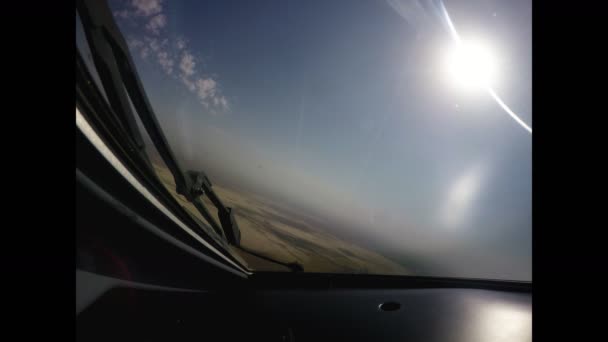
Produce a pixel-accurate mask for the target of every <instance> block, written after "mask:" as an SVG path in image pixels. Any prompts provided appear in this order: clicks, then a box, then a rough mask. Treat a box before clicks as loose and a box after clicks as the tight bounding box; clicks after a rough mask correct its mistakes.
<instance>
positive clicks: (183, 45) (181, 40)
mask: <svg viewBox="0 0 608 342" xmlns="http://www.w3.org/2000/svg"><path fill="white" fill-rule="evenodd" d="M175 45H176V46H177V49H178V50H183V49H185V48H186V40H185V39H184V38H182V37H180V38H177V41H176V43H175Z"/></svg>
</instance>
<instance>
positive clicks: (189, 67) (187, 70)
mask: <svg viewBox="0 0 608 342" xmlns="http://www.w3.org/2000/svg"><path fill="white" fill-rule="evenodd" d="M195 66H196V63H195V62H194V56H192V54H190V53H189V52H188V51H186V52H184V53H183V54H182V60H181V61H180V63H179V69H180V70H181V71H182V74H183V75H184V76H187V77H190V76H192V75H194V67H195Z"/></svg>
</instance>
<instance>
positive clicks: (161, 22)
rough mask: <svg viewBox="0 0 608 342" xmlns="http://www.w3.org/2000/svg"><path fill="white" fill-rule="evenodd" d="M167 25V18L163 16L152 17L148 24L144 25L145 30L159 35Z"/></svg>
mask: <svg viewBox="0 0 608 342" xmlns="http://www.w3.org/2000/svg"><path fill="white" fill-rule="evenodd" d="M165 25H167V17H165V15H164V14H157V15H155V16H153V17H152V18H151V19H150V21H148V24H146V29H147V30H148V31H150V32H151V33H153V34H156V35H158V34H160V30H161V29H162V28H164V27H165Z"/></svg>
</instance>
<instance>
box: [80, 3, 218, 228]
mask: <svg viewBox="0 0 608 342" xmlns="http://www.w3.org/2000/svg"><path fill="white" fill-rule="evenodd" d="M77 8H78V13H79V14H80V17H81V20H82V24H83V28H84V31H85V35H86V37H87V41H88V44H89V48H90V50H91V55H92V57H93V62H94V63H95V67H96V68H97V71H98V74H99V76H100V79H101V83H102V85H103V88H104V90H105V91H106V94H108V100H109V102H110V106H111V107H112V109H113V110H114V113H116V114H117V117H118V119H119V121H120V122H121V123H122V125H123V127H124V128H125V130H126V131H127V132H128V133H129V134H130V137H131V139H132V140H133V141H134V142H135V144H136V145H137V146H138V147H139V148H140V149H143V141H142V138H141V134H140V132H139V130H138V127H137V123H136V121H135V116H134V114H133V111H132V110H131V106H130V104H129V99H130V100H131V103H132V104H133V106H134V107H135V111H136V112H137V114H138V115H139V117H140V119H141V122H142V124H143V125H144V128H145V129H146V131H147V133H148V135H149V136H150V139H151V140H152V143H153V144H154V146H155V147H156V149H157V151H158V153H159V154H160V157H161V158H162V160H163V162H164V163H165V164H166V165H167V168H168V169H169V171H170V172H171V174H172V176H173V178H174V181H175V184H176V192H177V193H178V194H180V195H183V196H184V197H186V199H187V200H188V201H190V202H192V203H193V204H194V206H195V207H196V208H197V210H198V211H199V212H200V214H201V215H202V216H203V218H205V220H207V222H208V223H209V225H210V226H211V227H212V228H213V230H214V231H215V232H216V233H217V234H218V235H220V236H221V237H224V234H223V230H222V229H221V227H220V226H219V225H218V224H217V223H216V222H215V220H214V219H213V217H212V216H211V214H210V213H209V211H208V210H207V208H206V207H205V206H204V204H203V203H202V202H201V201H200V199H199V198H198V197H197V196H192V191H191V188H192V184H191V179H190V178H189V177H187V176H186V175H185V174H184V173H183V172H182V168H181V167H180V165H179V163H178V162H177V159H176V158H175V156H174V154H173V151H172V150H171V148H170V147H169V143H168V142H167V139H166V137H165V135H164V134H163V132H162V129H161V128H160V124H159V123H158V120H157V119H156V116H155V115H154V112H153V110H152V106H151V105H150V102H149V101H148V98H147V96H146V94H145V91H144V90H143V85H142V83H141V81H140V79H139V76H138V74H137V71H136V68H135V64H134V62H133V60H132V59H131V56H130V54H129V52H128V51H129V50H128V47H127V43H126V41H125V40H124V38H123V36H122V34H121V33H120V30H119V29H118V26H117V25H116V23H115V22H114V19H113V17H112V13H111V11H110V9H109V7H108V5H107V3H106V2H105V1H98V0H79V1H77ZM125 90H126V92H125Z"/></svg>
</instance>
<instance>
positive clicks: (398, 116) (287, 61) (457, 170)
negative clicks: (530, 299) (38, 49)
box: [110, 0, 532, 280]
mask: <svg viewBox="0 0 608 342" xmlns="http://www.w3.org/2000/svg"><path fill="white" fill-rule="evenodd" d="M397 2H399V3H401V4H402V5H404V7H403V8H405V9H406V10H407V11H406V12H405V13H404V12H402V13H399V12H398V11H396V10H395V6H391V4H390V3H389V2H386V1H373V0H370V1H365V0H348V1H296V0H280V1H279V0H276V1H274V0H263V1H233V0H224V1H160V0H139V1H137V0H135V1H119V0H110V5H111V7H112V9H113V11H114V13H115V16H116V19H117V22H118V24H119V26H120V27H121V29H122V30H123V33H124V35H125V37H126V38H127V41H128V42H129V44H130V48H131V52H132V54H133V55H134V57H135V62H136V64H137V67H138V71H139V73H140V77H141V78H142V80H143V82H144V86H145V88H146V91H147V92H148V96H149V98H150V100H151V103H152V105H153V107H154V108H155V110H156V113H157V116H158V117H159V120H160V122H161V123H162V124H163V126H164V127H165V130H166V133H167V136H168V138H169V140H170V142H171V144H172V145H173V148H174V150H175V151H176V153H177V155H178V156H179V158H180V159H181V161H182V162H183V163H184V164H185V165H186V166H188V167H196V168H200V169H204V170H206V171H207V172H208V173H209V174H210V176H211V178H212V180H215V181H216V182H219V183H224V184H228V185H233V186H239V187H242V188H243V189H247V190H248V191H253V192H257V193H260V194H263V195H266V196H268V197H271V198H273V199H275V200H279V201H283V202H285V203H288V204H289V205H292V206H293V207H295V208H298V209H299V210H303V211H307V212H310V213H312V214H314V215H318V216H319V217H323V218H324V219H326V220H328V222H330V223H331V224H330V226H331V227H332V228H331V229H334V230H335V233H336V234H338V235H341V236H348V237H353V239H356V240H357V241H359V242H360V243H361V244H367V245H368V246H369V247H370V248H374V249H375V250H377V251H379V252H381V253H383V254H385V255H387V256H389V257H391V258H393V259H394V260H396V261H400V258H402V257H403V256H404V255H407V256H409V257H416V258H420V259H424V260H428V261H429V264H433V265H435V266H434V267H436V268H435V269H434V270H433V271H430V272H432V273H436V274H435V275H448V276H470V277H489V278H511V279H527V280H529V279H531V135H530V134H529V133H528V132H526V131H525V130H523V129H522V128H521V127H520V126H518V125H517V124H516V123H515V122H514V121H513V120H512V119H511V118H510V117H509V116H508V115H507V114H506V113H505V112H504V111H502V109H501V108H500V107H499V106H498V105H497V104H496V102H495V101H494V100H493V99H492V98H491V97H490V96H489V95H488V94H484V93H477V94H470V93H463V92H460V91H458V90H455V89H451V88H450V87H448V86H447V85H446V84H445V82H444V80H443V79H442V74H441V70H440V68H439V62H438V61H439V57H440V55H441V54H442V53H443V52H444V50H445V47H446V46H447V45H448V44H449V39H450V37H449V35H448V34H447V32H446V31H445V30H443V28H442V27H441V23H440V22H438V21H435V19H433V18H434V17H433V15H434V13H433V12H432V11H429V10H428V8H430V7H429V6H427V5H429V4H431V5H432V4H433V3H436V2H432V1H411V0H402V1H397ZM394 3H395V2H393V4H394ZM420 4H422V5H424V6H426V8H427V9H426V10H421V9H420V8H423V7H420V6H418V5H420ZM445 5H446V8H447V10H448V11H449V13H450V15H451V17H452V20H453V21H454V24H455V26H456V28H457V29H458V31H459V32H460V34H461V35H462V36H463V37H466V36H480V37H482V38H483V39H485V40H486V41H489V42H491V43H492V46H493V47H495V48H496V49H495V50H496V51H498V52H499V54H498V57H499V58H498V59H497V60H498V64H499V67H500V77H499V82H497V84H496V86H495V90H496V92H497V93H498V94H499V95H500V96H501V97H502V98H503V100H504V102H505V103H507V104H508V105H509V106H510V107H511V108H512V109H513V110H514V111H515V112H516V113H517V114H518V115H520V116H521V118H522V119H523V120H524V121H525V122H527V123H528V124H531V122H532V113H531V96H532V94H531V3H530V1H446V2H445ZM431 7H432V6H431ZM425 18H426V19H425ZM471 262H473V263H475V267H471V266H470V265H471V264H470V263H471ZM437 273H438V274H437Z"/></svg>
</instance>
